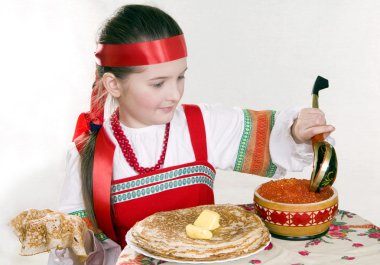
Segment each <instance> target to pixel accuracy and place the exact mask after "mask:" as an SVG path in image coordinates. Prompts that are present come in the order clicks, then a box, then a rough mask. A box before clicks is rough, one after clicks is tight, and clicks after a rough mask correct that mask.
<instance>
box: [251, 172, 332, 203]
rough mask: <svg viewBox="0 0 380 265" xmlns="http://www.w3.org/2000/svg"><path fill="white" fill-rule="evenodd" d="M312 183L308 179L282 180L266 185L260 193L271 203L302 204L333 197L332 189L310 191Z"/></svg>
mask: <svg viewBox="0 0 380 265" xmlns="http://www.w3.org/2000/svg"><path fill="white" fill-rule="evenodd" d="M309 184H310V181H309V180H307V179H295V178H290V179H280V180H271V181H269V182H267V183H264V184H263V185H262V186H261V187H260V188H259V189H258V191H257V192H258V193H259V194H260V195H261V196H262V197H264V198H266V199H268V200H271V201H275V202H283V203H291V204H301V203H313V202H320V201H324V200H327V199H328V198H330V197H331V196H332V195H333V193H334V192H333V190H332V189H331V187H325V188H323V189H321V191H320V192H312V191H310V190H309Z"/></svg>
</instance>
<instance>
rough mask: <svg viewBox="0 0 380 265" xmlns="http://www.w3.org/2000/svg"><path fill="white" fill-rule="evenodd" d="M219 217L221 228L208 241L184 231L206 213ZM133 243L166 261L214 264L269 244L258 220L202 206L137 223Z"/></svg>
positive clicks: (244, 212) (230, 209)
mask: <svg viewBox="0 0 380 265" xmlns="http://www.w3.org/2000/svg"><path fill="white" fill-rule="evenodd" d="M205 209H208V210H211V211H214V212H217V213H218V214H219V215H220V227H219V228H217V229H215V230H213V231H212V233H213V237H212V238H211V239H208V240H199V239H192V238H189V237H188V236H187V235H186V231H185V227H186V225H188V224H192V223H193V222H194V221H195V220H196V219H197V217H198V216H199V214H200V213H201V212H202V211H203V210H205ZM129 234H130V238H131V241H132V243H134V244H135V245H137V246H138V247H140V248H142V249H144V250H145V251H147V252H149V253H151V254H153V255H155V256H158V257H162V258H166V259H173V260H180V261H216V260H224V259H230V258H236V257H240V256H246V255H248V254H249V253H254V252H256V251H257V250H259V249H261V248H262V247H264V246H266V245H267V244H268V243H269V241H270V236H269V232H268V229H267V228H266V227H265V225H264V223H263V222H262V221H261V219H260V218H259V217H258V216H257V215H256V214H254V213H253V212H249V211H247V210H245V209H243V208H242V207H239V206H235V205H204V206H197V207H192V208H187V209H180V210H174V211H168V212H159V213H156V214H153V215H151V216H149V217H147V218H145V219H144V220H142V221H140V222H137V223H136V224H135V225H134V226H133V227H132V228H131V230H130V232H129Z"/></svg>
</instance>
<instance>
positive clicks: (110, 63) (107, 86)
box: [49, 5, 334, 264]
mask: <svg viewBox="0 0 380 265" xmlns="http://www.w3.org/2000/svg"><path fill="white" fill-rule="evenodd" d="M186 57H187V51H186V44H185V40H184V36H183V33H182V31H181V29H180V27H179V26H178V25H177V23H176V22H175V21H174V20H173V19H172V18H171V17H170V16H169V15H167V14H166V13H164V12H163V11H161V10H159V9H157V8H154V7H149V6H142V5H128V6H124V7H122V8H120V10H119V11H118V12H117V13H116V14H115V16H113V17H112V18H111V19H110V20H108V21H107V23H106V24H105V26H104V28H103V29H102V31H101V33H100V36H99V40H98V45H97V50H96V52H95V58H96V64H97V69H96V81H95V83H94V85H93V91H92V96H91V110H90V112H87V113H82V114H81V115H80V116H79V119H78V123H77V127H76V130H75V134H74V139H73V142H74V144H73V146H72V148H71V149H70V150H69V154H68V172H67V173H68V174H67V178H66V181H65V184H64V190H63V194H62V199H61V202H60V203H61V204H60V211H63V212H65V213H68V214H74V215H79V216H80V217H82V218H84V219H85V220H86V221H87V223H88V224H89V226H90V228H91V231H90V232H89V233H88V235H87V238H86V250H87V252H88V254H89V257H88V260H87V264H115V262H116V260H117V257H118V255H119V253H120V247H124V246H125V244H126V243H125V239H124V238H125V234H126V232H127V231H128V230H129V229H130V228H131V227H132V226H133V225H134V224H135V223H136V222H137V221H139V220H142V219H143V218H145V217H147V216H149V215H151V214H153V213H155V212H158V211H167V210H174V209H179V208H185V207H192V206H196V205H202V204H212V203H214V196H213V190H212V187H213V180H214V177H215V169H217V168H219V169H225V170H235V171H239V172H245V173H251V174H255V175H261V176H266V177H273V176H283V175H284V174H285V173H286V171H287V170H292V171H299V170H302V168H303V167H304V166H306V165H308V164H309V163H310V159H308V158H310V157H311V156H310V152H311V148H310V144H309V140H310V139H311V137H313V136H314V135H316V134H319V133H324V134H325V136H326V137H327V135H328V134H329V133H330V132H332V131H333V130H334V128H333V127H332V126H330V125H326V121H325V118H324V115H323V113H322V112H321V111H320V110H318V109H303V110H301V111H296V110H288V111H284V112H274V111H253V110H243V109H239V108H223V107H219V106H209V105H203V106H196V105H182V106H181V105H178V104H179V101H180V99H181V97H182V95H183V92H184V75H185V72H186V69H187V61H186V60H187V59H186ZM108 96H111V97H112V98H113V99H115V100H116V101H117V103H118V108H116V110H115V111H114V112H113V114H112V115H111V117H109V118H106V119H104V118H103V116H104V104H105V102H106V98H107V97H108ZM56 255H58V258H59V260H60V261H61V262H62V261H63V263H65V264H66V263H67V264H73V263H74V264H76V263H77V262H78V261H77V260H76V258H75V256H74V255H72V253H71V252H70V251H55V252H54V251H53V252H52V253H51V255H50V259H49V264H54V263H55V262H56V260H57V257H56ZM61 264H62V263H61Z"/></svg>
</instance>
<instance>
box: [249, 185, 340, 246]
mask: <svg viewBox="0 0 380 265" xmlns="http://www.w3.org/2000/svg"><path fill="white" fill-rule="evenodd" d="M309 184H310V180H307V179H295V178H290V179H278V180H271V181H269V182H266V183H264V184H262V185H260V186H259V187H257V189H256V190H255V193H254V199H253V200H254V207H255V210H256V213H257V214H258V215H259V216H260V217H261V219H262V220H263V221H264V223H265V225H266V226H267V227H268V229H269V231H270V232H271V234H272V236H273V237H276V238H280V239H287V240H309V239H313V238H318V237H321V236H323V235H324V234H326V233H327V232H328V230H329V227H330V224H331V222H332V221H333V219H334V217H335V214H336V212H337V210H338V192H337V191H336V189H334V188H333V187H331V186H327V187H324V188H322V189H321V190H320V191H319V192H312V191H310V190H309Z"/></svg>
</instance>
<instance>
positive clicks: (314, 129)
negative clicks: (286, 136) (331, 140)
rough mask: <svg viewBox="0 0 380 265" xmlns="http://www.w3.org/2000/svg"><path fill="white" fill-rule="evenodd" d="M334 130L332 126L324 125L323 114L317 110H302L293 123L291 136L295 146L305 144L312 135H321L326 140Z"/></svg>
mask: <svg viewBox="0 0 380 265" xmlns="http://www.w3.org/2000/svg"><path fill="white" fill-rule="evenodd" d="M334 130H335V128H334V126H332V125H326V119H325V114H324V113H323V112H322V111H321V110H320V109H317V108H306V109H302V110H301V111H300V113H299V114H298V118H297V119H296V120H295V121H294V123H293V125H292V128H291V134H292V136H293V139H294V141H295V142H296V143H297V144H301V143H307V142H309V141H310V140H311V138H313V136H314V135H317V134H320V133H323V137H324V138H326V137H327V136H329V135H330V133H332V132H333V131H334Z"/></svg>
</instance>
